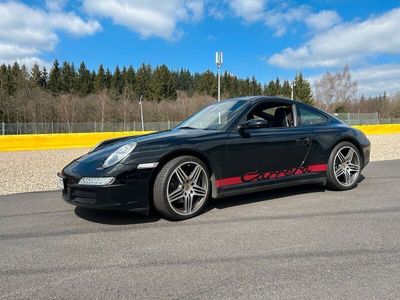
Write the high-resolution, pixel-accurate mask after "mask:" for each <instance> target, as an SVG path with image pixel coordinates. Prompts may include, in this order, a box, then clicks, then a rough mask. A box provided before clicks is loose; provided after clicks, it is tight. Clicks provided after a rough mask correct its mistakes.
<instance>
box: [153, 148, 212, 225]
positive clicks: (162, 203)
mask: <svg viewBox="0 0 400 300" xmlns="http://www.w3.org/2000/svg"><path fill="white" fill-rule="evenodd" d="M185 163H196V164H198V165H200V166H201V167H202V168H203V169H204V171H205V174H206V181H207V193H206V197H205V200H203V203H202V204H201V205H200V206H198V207H197V208H196V211H195V212H193V213H190V214H187V215H183V214H180V213H178V212H177V211H175V210H174V209H173V208H172V207H171V204H170V203H169V201H168V197H167V193H168V188H169V187H168V183H169V180H171V177H172V176H173V173H174V171H175V170H176V168H178V167H179V166H181V165H184V164H185ZM210 191H211V183H210V174H209V171H208V169H207V166H206V165H205V164H204V163H203V162H202V161H201V160H200V159H198V158H197V157H194V156H189V155H185V156H179V157H176V158H174V159H172V160H170V161H169V162H167V163H166V164H165V165H164V166H163V167H162V168H161V169H160V171H159V172H158V174H157V177H156V179H155V181H154V186H153V202H154V207H155V208H156V210H157V211H158V212H159V213H160V214H161V215H162V216H164V217H166V218H168V219H173V220H186V219H189V218H193V217H195V216H197V215H198V214H200V213H201V211H202V210H203V208H204V206H205V204H206V202H207V201H208V199H209V197H210Z"/></svg>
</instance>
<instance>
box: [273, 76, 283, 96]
mask: <svg viewBox="0 0 400 300" xmlns="http://www.w3.org/2000/svg"><path fill="white" fill-rule="evenodd" d="M281 95H282V86H281V82H280V80H279V78H278V77H276V79H275V95H274V96H281Z"/></svg>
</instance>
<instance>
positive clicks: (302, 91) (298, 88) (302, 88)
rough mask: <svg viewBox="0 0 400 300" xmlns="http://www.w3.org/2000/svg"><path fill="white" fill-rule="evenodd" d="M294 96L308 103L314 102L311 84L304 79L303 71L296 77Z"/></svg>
mask: <svg viewBox="0 0 400 300" xmlns="http://www.w3.org/2000/svg"><path fill="white" fill-rule="evenodd" d="M294 98H295V99H296V100H298V101H301V102H303V103H306V104H310V105H312V104H313V99H312V89H311V84H310V83H309V82H308V80H306V79H304V77H303V74H302V73H301V72H300V73H297V74H296V77H295V79H294Z"/></svg>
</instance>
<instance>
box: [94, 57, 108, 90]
mask: <svg viewBox="0 0 400 300" xmlns="http://www.w3.org/2000/svg"><path fill="white" fill-rule="evenodd" d="M105 88H106V74H105V72H104V68H103V65H102V64H101V65H100V66H99V69H98V70H97V73H95V74H94V91H95V93H98V92H101V91H102V90H104V89H105Z"/></svg>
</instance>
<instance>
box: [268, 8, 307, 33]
mask: <svg viewBox="0 0 400 300" xmlns="http://www.w3.org/2000/svg"><path fill="white" fill-rule="evenodd" d="M310 15H312V12H311V10H310V8H309V7H308V6H298V7H292V8H287V9H282V8H279V9H274V10H270V11H267V12H266V13H265V15H264V23H265V24H266V25H267V26H269V27H271V28H272V29H274V30H275V36H278V37H280V36H283V35H284V34H286V32H287V30H288V28H289V27H291V25H292V24H293V23H298V22H303V21H304V20H305V19H306V18H307V17H308V16H310Z"/></svg>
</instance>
